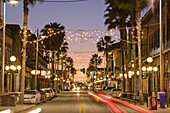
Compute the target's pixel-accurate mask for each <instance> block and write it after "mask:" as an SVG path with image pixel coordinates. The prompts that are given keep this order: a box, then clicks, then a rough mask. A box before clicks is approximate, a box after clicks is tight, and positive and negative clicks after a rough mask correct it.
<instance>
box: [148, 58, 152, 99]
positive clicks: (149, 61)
mask: <svg viewBox="0 0 170 113" xmlns="http://www.w3.org/2000/svg"><path fill="white" fill-rule="evenodd" d="M147 62H148V63H149V67H148V68H147V71H148V72H149V96H151V95H152V94H151V92H152V91H151V90H152V89H151V86H152V81H151V75H150V71H152V67H150V63H152V62H153V59H152V57H148V58H147Z"/></svg>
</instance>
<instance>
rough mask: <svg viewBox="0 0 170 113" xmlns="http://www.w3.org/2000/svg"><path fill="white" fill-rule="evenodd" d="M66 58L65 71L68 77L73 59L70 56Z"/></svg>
mask: <svg viewBox="0 0 170 113" xmlns="http://www.w3.org/2000/svg"><path fill="white" fill-rule="evenodd" d="M66 60H67V72H68V74H67V76H66V78H67V79H69V72H70V69H71V67H72V66H73V59H72V58H71V57H67V58H66Z"/></svg>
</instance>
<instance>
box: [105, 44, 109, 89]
mask: <svg viewBox="0 0 170 113" xmlns="http://www.w3.org/2000/svg"><path fill="white" fill-rule="evenodd" d="M106 48H107V47H106ZM108 63H109V55H108V52H106V86H108V83H107V79H108V72H109V70H108Z"/></svg>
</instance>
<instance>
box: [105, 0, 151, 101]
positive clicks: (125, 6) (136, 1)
mask: <svg viewBox="0 0 170 113" xmlns="http://www.w3.org/2000/svg"><path fill="white" fill-rule="evenodd" d="M106 3H107V4H110V5H109V8H110V7H112V5H113V7H114V8H115V7H117V8H118V9H121V10H123V11H124V13H125V12H127V15H128V16H129V15H130V14H131V15H130V16H131V17H132V18H133V16H132V14H133V13H132V12H134V11H135V15H136V19H135V20H136V25H137V27H136V28H137V38H138V57H139V74H140V75H139V96H140V103H141V104H143V93H142V71H141V49H140V48H141V20H140V18H141V11H142V10H143V9H144V8H146V7H147V6H148V4H149V3H151V1H150V0H126V1H125V0H113V1H112V0H106ZM111 4H112V5H111ZM111 9H112V8H111ZM134 9H135V10H134ZM108 11H110V12H111V11H112V12H115V11H114V10H108ZM106 16H107V17H109V19H108V20H111V21H109V23H110V24H112V20H114V19H113V18H112V19H110V17H111V16H109V15H106ZM119 17H120V16H119ZM110 26H111V25H110Z"/></svg>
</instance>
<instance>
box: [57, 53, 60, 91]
mask: <svg viewBox="0 0 170 113" xmlns="http://www.w3.org/2000/svg"><path fill="white" fill-rule="evenodd" d="M59 63H60V62H59V54H57V90H58V89H59V86H58V83H59V81H58V78H59V77H60V76H59ZM59 84H60V83H59Z"/></svg>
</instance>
